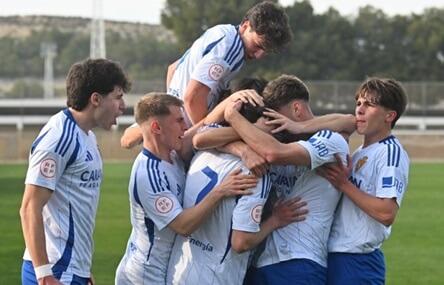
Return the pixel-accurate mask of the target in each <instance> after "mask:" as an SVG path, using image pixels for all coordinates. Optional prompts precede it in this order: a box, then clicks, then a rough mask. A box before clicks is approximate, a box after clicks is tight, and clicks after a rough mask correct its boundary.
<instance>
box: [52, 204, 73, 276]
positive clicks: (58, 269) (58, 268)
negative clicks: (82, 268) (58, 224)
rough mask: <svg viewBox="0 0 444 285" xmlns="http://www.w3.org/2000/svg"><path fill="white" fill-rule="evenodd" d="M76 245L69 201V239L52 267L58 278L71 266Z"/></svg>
mask: <svg viewBox="0 0 444 285" xmlns="http://www.w3.org/2000/svg"><path fill="white" fill-rule="evenodd" d="M73 247H74V219H73V217H72V209H71V203H69V231H68V240H67V241H66V245H65V249H64V250H63V254H62V256H61V257H60V259H59V260H58V261H57V262H56V263H55V264H54V266H53V267H52V272H53V273H54V276H55V277H56V278H57V279H60V277H61V276H62V274H63V272H65V271H66V269H67V268H68V266H69V262H70V261H71V256H72V248H73Z"/></svg>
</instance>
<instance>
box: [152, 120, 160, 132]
mask: <svg viewBox="0 0 444 285" xmlns="http://www.w3.org/2000/svg"><path fill="white" fill-rule="evenodd" d="M150 128H151V131H152V132H153V133H155V134H160V132H161V126H160V123H159V121H158V120H157V119H154V120H152V121H151V123H150Z"/></svg>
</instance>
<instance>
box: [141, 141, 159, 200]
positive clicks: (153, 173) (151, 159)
mask: <svg viewBox="0 0 444 285" xmlns="http://www.w3.org/2000/svg"><path fill="white" fill-rule="evenodd" d="M142 153H143V154H144V155H145V156H146V157H148V160H147V162H146V172H147V175H148V180H149V182H150V185H151V189H152V190H153V192H154V193H158V192H162V191H164V189H163V188H162V187H161V185H160V181H161V178H160V173H159V163H160V161H161V160H160V158H158V157H157V156H155V155H154V154H153V153H152V152H150V151H149V150H148V149H146V148H144V149H142Z"/></svg>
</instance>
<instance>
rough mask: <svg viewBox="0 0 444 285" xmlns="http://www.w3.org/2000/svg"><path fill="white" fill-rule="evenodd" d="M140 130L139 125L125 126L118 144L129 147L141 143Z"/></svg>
mask: <svg viewBox="0 0 444 285" xmlns="http://www.w3.org/2000/svg"><path fill="white" fill-rule="evenodd" d="M142 141H143V136H142V130H141V129H140V127H139V126H130V127H128V128H126V130H125V132H124V133H123V135H122V137H121V138H120V146H121V147H122V148H126V149H130V148H133V147H134V146H136V145H138V144H140V143H142Z"/></svg>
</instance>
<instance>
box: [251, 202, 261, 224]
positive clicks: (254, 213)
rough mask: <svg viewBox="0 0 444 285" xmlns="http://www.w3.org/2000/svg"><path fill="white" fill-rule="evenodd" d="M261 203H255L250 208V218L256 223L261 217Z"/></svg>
mask: <svg viewBox="0 0 444 285" xmlns="http://www.w3.org/2000/svg"><path fill="white" fill-rule="evenodd" d="M262 208H263V206H262V205H256V206H255V207H254V208H253V209H252V210H251V218H252V219H253V221H254V222H255V223H257V224H259V223H260V222H261V217H262Z"/></svg>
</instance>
